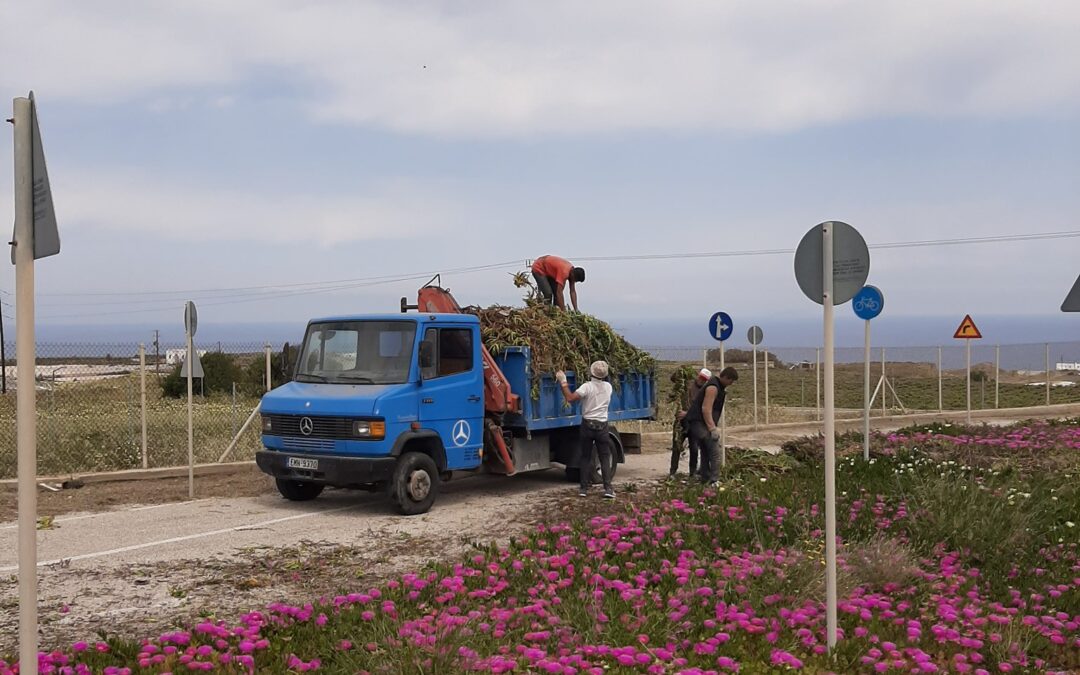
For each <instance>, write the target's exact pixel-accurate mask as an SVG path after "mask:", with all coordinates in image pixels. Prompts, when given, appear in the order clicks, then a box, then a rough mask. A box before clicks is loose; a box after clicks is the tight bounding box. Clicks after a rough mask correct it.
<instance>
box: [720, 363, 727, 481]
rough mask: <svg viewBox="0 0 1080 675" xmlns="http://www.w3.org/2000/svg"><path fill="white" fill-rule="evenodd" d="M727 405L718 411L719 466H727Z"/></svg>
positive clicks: (722, 368)
mask: <svg viewBox="0 0 1080 675" xmlns="http://www.w3.org/2000/svg"><path fill="white" fill-rule="evenodd" d="M720 370H721V371H723V370H724V343H723V342H721V343H720ZM726 418H727V405H726V402H725V405H724V407H723V408H721V409H720V466H727V421H726Z"/></svg>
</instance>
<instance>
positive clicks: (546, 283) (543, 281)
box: [533, 272, 556, 305]
mask: <svg viewBox="0 0 1080 675" xmlns="http://www.w3.org/2000/svg"><path fill="white" fill-rule="evenodd" d="M533 280H534V281H536V290H538V291H540V297H541V298H542V299H543V301H544V303H545V304H548V305H554V304H555V286H556V283H555V277H549V276H545V275H543V274H538V273H536V272H533Z"/></svg>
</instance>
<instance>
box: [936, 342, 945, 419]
mask: <svg viewBox="0 0 1080 675" xmlns="http://www.w3.org/2000/svg"><path fill="white" fill-rule="evenodd" d="M943 402H944V399H943V398H942V396H941V347H938V348H937V411H938V412H944V411H945V408H944V405H943Z"/></svg>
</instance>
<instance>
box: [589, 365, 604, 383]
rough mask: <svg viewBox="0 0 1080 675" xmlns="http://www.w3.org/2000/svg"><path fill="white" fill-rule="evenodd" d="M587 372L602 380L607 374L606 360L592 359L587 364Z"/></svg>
mask: <svg viewBox="0 0 1080 675" xmlns="http://www.w3.org/2000/svg"><path fill="white" fill-rule="evenodd" d="M589 372H590V373H591V374H592V376H593V377H595V378H596V379H598V380H602V379H604V378H605V377H607V376H608V364H607V361H594V362H593V364H592V365H591V366H589Z"/></svg>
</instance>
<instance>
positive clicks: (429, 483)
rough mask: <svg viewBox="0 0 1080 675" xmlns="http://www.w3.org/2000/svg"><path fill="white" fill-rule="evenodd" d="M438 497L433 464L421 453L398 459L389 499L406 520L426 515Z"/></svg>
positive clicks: (406, 454) (433, 461)
mask: <svg viewBox="0 0 1080 675" xmlns="http://www.w3.org/2000/svg"><path fill="white" fill-rule="evenodd" d="M438 494H439V468H438V467H437V466H435V460H433V459H432V458H431V457H429V456H428V455H425V454H423V453H421V452H406V453H405V454H404V455H402V456H401V457H400V458H398V461H397V465H396V466H395V467H394V475H393V477H392V478H391V479H390V498H391V499H392V500H393V501H394V505H395V506H397V509H398V511H400V512H401V513H402V514H403V515H406V516H415V515H419V514H421V513H427V512H428V510H429V509H431V505H432V504H434V503H435V497H436V496H437V495H438Z"/></svg>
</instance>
